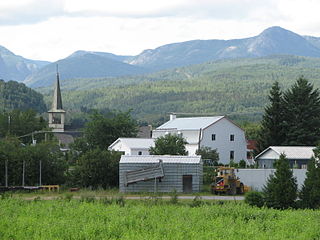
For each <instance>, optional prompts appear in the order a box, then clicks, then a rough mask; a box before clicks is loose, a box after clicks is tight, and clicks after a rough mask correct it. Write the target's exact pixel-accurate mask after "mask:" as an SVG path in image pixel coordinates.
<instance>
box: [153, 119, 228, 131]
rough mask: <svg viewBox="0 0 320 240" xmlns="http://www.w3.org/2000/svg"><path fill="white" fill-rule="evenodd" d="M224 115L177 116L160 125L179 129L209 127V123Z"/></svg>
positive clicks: (159, 128) (162, 127)
mask: <svg viewBox="0 0 320 240" xmlns="http://www.w3.org/2000/svg"><path fill="white" fill-rule="evenodd" d="M223 117H224V116H215V117H191V118H176V119H173V120H171V121H168V122H166V123H164V124H162V125H161V126H160V127H158V128H157V129H158V130H161V129H172V128H174V129H177V130H199V129H200V128H202V129H203V128H205V127H208V126H209V125H211V124H213V123H215V122H217V121H219V120H220V119H222V118H223Z"/></svg>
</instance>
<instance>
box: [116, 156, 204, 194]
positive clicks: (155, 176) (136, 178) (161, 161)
mask: <svg viewBox="0 0 320 240" xmlns="http://www.w3.org/2000/svg"><path fill="white" fill-rule="evenodd" d="M202 181H203V164H202V160H201V157H200V156H169V155H164V156H157V155H145V156H143V155H142V156H133V155H123V156H121V159H120V165H119V190H120V192H155V191H156V192H172V191H174V190H176V191H177V192H185V193H191V192H200V191H201V190H202Z"/></svg>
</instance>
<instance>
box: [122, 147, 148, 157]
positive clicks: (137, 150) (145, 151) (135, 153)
mask: <svg viewBox="0 0 320 240" xmlns="http://www.w3.org/2000/svg"><path fill="white" fill-rule="evenodd" d="M139 152H141V154H140V155H150V153H149V149H145V148H140V149H131V154H130V155H139ZM126 155H127V154H126Z"/></svg>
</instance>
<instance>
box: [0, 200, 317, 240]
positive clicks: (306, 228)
mask: <svg viewBox="0 0 320 240" xmlns="http://www.w3.org/2000/svg"><path fill="white" fill-rule="evenodd" d="M0 219H1V221H0V239H28V240H29V239H175V240H178V239H307V240H311V239H320V211H319V210H317V211H312V210H285V211H279V210H273V209H264V208H263V209H258V208H252V207H249V206H247V205H245V204H244V203H243V202H240V203H235V202H203V201H201V200H198V201H190V202H178V203H175V204H173V203H171V201H162V200H159V199H148V200H141V201H129V200H126V201H125V202H124V200H123V199H122V198H118V199H114V200H113V201H111V200H110V199H106V198H104V199H101V200H93V199H90V198H86V199H82V200H74V199H73V200H70V199H61V200H52V201H51V200H49V201H42V200H34V201H26V200H21V199H13V198H8V199H2V200H0Z"/></svg>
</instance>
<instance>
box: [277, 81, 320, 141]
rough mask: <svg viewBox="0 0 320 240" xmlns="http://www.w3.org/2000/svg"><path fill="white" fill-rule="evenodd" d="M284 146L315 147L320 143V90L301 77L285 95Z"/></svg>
mask: <svg viewBox="0 0 320 240" xmlns="http://www.w3.org/2000/svg"><path fill="white" fill-rule="evenodd" d="M283 108H284V111H283V114H284V123H283V129H285V131H286V133H285V139H284V141H283V144H284V145H290V146H292V145H299V146H315V145H316V144H317V143H318V142H319V141H320V115H319V112H320V97H319V90H318V89H314V87H313V85H312V84H311V83H310V82H309V81H308V80H307V79H305V78H303V77H300V78H299V79H298V80H297V81H296V83H295V84H294V85H293V86H292V87H291V88H290V89H289V90H288V91H286V92H285V93H284V95H283Z"/></svg>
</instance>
